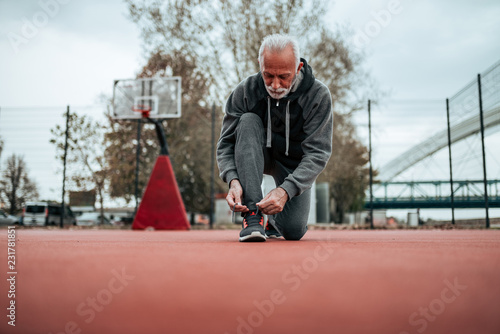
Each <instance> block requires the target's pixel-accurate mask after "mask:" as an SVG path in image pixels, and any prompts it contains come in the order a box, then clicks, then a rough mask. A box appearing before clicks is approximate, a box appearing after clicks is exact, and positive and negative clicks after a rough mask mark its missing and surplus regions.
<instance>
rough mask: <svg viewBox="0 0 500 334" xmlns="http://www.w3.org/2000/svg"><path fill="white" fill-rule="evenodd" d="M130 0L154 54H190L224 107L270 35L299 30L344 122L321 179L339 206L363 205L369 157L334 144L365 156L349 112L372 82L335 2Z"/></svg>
mask: <svg viewBox="0 0 500 334" xmlns="http://www.w3.org/2000/svg"><path fill="white" fill-rule="evenodd" d="M126 2H127V3H128V5H129V13H130V18H131V19H132V20H133V21H134V22H136V23H137V24H138V26H139V27H140V28H141V30H142V33H143V38H144V41H145V45H146V46H148V47H149V48H150V50H149V51H150V52H151V51H152V50H161V52H163V53H164V54H172V55H175V54H176V53H177V52H181V53H182V54H183V55H189V57H190V58H191V59H193V61H194V62H195V64H196V66H197V69H198V71H199V73H203V75H204V76H205V77H206V79H207V80H206V84H207V85H209V90H208V93H209V94H210V95H209V96H210V98H211V99H213V100H215V101H217V102H218V103H219V104H220V105H222V104H223V103H224V100H225V98H226V97H227V96H228V95H229V93H230V92H231V90H232V89H233V88H234V87H235V85H236V84H237V83H238V82H240V81H241V80H243V79H244V78H245V77H247V76H248V75H251V74H253V73H256V72H257V71H259V64H258V59H257V58H258V51H259V47H260V44H261V41H262V39H263V38H264V37H265V36H266V35H269V34H271V33H287V34H292V35H295V36H296V37H297V38H298V40H299V43H300V44H301V49H302V53H303V56H304V58H306V59H307V60H308V62H309V63H310V64H311V66H312V67H313V69H314V73H315V76H316V77H317V78H318V79H319V80H321V81H322V82H323V83H325V84H326V85H327V86H328V87H329V89H330V92H331V94H332V101H333V110H334V112H335V121H334V122H337V121H338V120H341V122H337V123H336V133H335V137H336V138H334V152H333V155H334V156H333V157H332V159H331V161H330V163H329V165H328V167H327V171H328V172H325V173H326V174H325V175H323V176H322V179H327V181H328V182H329V183H330V187H331V189H337V190H336V191H332V196H333V198H334V199H335V200H336V201H337V203H343V204H342V205H340V206H339V205H338V207H339V209H340V210H350V209H353V208H356V207H359V205H357V204H355V203H358V204H359V201H360V198H363V196H364V190H365V188H366V183H364V182H362V183H361V184H360V183H359V182H358V181H356V180H358V179H364V178H365V177H366V173H367V172H366V170H367V169H366V167H365V166H366V161H367V160H366V159H365V158H354V157H351V155H352V152H351V151H350V150H348V149H339V148H338V147H336V146H335V144H336V143H350V146H353V147H355V148H356V150H358V151H359V152H358V153H356V154H354V156H358V157H362V156H364V153H363V150H364V151H366V149H365V148H363V145H362V144H361V143H360V142H359V141H357V140H356V137H355V136H354V132H355V131H354V128H353V125H352V122H351V119H350V117H349V115H351V114H352V113H353V112H355V111H357V110H360V109H361V106H362V105H364V101H365V100H366V94H368V91H369V90H370V89H371V88H370V87H371V86H370V85H371V84H372V82H371V79H370V76H369V74H368V73H365V72H364V71H363V69H362V62H363V55H362V54H360V53H358V52H356V51H354V49H353V48H351V47H350V45H349V43H348V42H347V40H348V38H349V33H348V32H346V29H343V28H339V27H336V28H335V29H332V28H331V23H330V22H328V21H327V19H328V18H327V17H326V16H325V15H326V13H327V12H328V1H324V0H310V1H305V0H297V1H287V0H274V1H269V0H241V1H229V0H214V1H201V0H198V1H196V0H195V1H174V0H166V1H154V0H145V1H138V0H126ZM362 92H365V93H362ZM370 93H371V92H370ZM189 94H191V92H189ZM346 164H352V165H349V167H347V169H348V170H355V171H356V172H357V173H364V175H361V176H359V177H358V179H355V178H352V177H349V178H346V177H345V174H344V173H343V172H344V171H345V170H346V167H345V166H346ZM360 185H361V186H360ZM343 214H344V213H343V212H341V213H340V216H343ZM339 219H341V218H339Z"/></svg>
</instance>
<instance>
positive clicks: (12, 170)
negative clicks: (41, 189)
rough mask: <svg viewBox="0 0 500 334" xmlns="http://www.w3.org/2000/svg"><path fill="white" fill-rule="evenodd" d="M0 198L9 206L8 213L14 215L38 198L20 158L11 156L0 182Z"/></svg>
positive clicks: (33, 184)
mask: <svg viewBox="0 0 500 334" xmlns="http://www.w3.org/2000/svg"><path fill="white" fill-rule="evenodd" d="M0 197H1V198H2V201H4V200H5V201H6V202H7V203H8V205H9V209H8V211H9V213H10V214H16V213H17V212H19V211H20V210H21V208H22V206H23V205H24V204H25V203H26V202H27V201H30V200H35V199H37V198H38V190H37V186H36V184H35V182H33V181H32V180H31V179H30V177H29V176H28V168H27V167H26V163H25V161H24V158H23V157H22V156H18V155H15V154H13V155H11V156H10V157H9V158H8V159H7V166H6V168H5V170H4V171H3V173H2V179H1V181H0Z"/></svg>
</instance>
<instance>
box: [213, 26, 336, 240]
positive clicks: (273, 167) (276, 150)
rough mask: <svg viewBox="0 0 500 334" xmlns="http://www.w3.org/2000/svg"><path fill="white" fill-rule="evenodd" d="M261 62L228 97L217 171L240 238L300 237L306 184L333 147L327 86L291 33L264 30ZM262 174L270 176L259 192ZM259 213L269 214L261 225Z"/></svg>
mask: <svg viewBox="0 0 500 334" xmlns="http://www.w3.org/2000/svg"><path fill="white" fill-rule="evenodd" d="M259 65H260V72H259V73H257V74H255V75H252V76H250V77H248V78H247V79H245V80H243V81H242V82H241V83H240V84H239V85H238V86H237V87H236V88H235V89H234V91H233V92H232V93H231V95H230V96H229V99H228V100H227V103H226V107H225V115H224V119H223V123H222V131H221V136H220V139H219V141H218V144H217V162H218V166H219V170H220V177H221V178H222V180H224V181H225V182H227V183H228V184H229V191H228V195H227V197H226V200H227V203H228V205H229V207H230V208H231V210H233V211H234V212H241V213H242V215H243V216H244V219H243V228H242V230H241V232H240V238H239V241H265V240H266V238H269V237H275V238H279V237H281V236H283V237H284V238H285V239H287V240H300V239H301V238H302V237H303V236H304V234H305V233H306V231H307V218H308V216H309V207H310V202H311V195H310V191H311V186H312V184H313V183H314V181H315V180H316V178H317V177H318V175H319V174H320V173H321V171H322V170H323V169H324V168H325V166H326V163H327V162H328V159H329V158H330V155H331V151H332V129H333V113H332V101H331V96H330V91H329V90H328V88H327V87H326V86H325V85H324V84H323V83H321V82H320V81H318V80H317V79H315V77H314V76H313V73H312V69H311V67H310V66H309V65H308V64H307V62H306V61H305V59H303V58H300V51H299V46H298V44H297V41H296V40H295V39H294V38H293V37H291V36H287V35H279V34H275V35H270V36H267V37H265V38H264V40H263V42H262V44H261V46H260V50H259ZM263 174H269V175H271V176H272V177H273V178H274V181H275V183H276V188H275V189H273V190H272V191H270V192H269V193H268V194H266V195H265V197H263V195H262V190H261V183H262V179H263ZM263 214H266V215H274V217H273V219H270V220H269V222H268V224H267V226H266V227H264V219H263Z"/></svg>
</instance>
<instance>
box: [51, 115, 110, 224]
mask: <svg viewBox="0 0 500 334" xmlns="http://www.w3.org/2000/svg"><path fill="white" fill-rule="evenodd" d="M64 115H65V116H66V114H64ZM103 130H104V129H103V127H102V126H101V125H99V123H97V122H95V121H94V120H93V119H92V118H91V117H89V116H86V115H83V116H80V115H78V114H76V113H74V112H70V113H69V120H68V151H67V157H66V164H67V171H68V174H67V175H68V181H69V187H68V188H70V187H73V188H74V189H75V190H80V191H88V190H92V189H95V191H96V193H97V195H98V198H99V203H100V209H101V217H102V216H104V212H103V210H104V196H105V190H106V180H107V179H108V175H109V169H108V168H107V163H106V159H105V158H104V149H105V146H104V135H103ZM50 132H51V134H52V138H51V139H50V142H51V143H52V144H54V145H55V146H56V149H57V158H58V159H59V160H61V161H63V159H64V147H65V134H66V129H65V128H63V127H61V126H60V125H56V126H55V127H54V128H52V129H51V130H50ZM101 223H102V222H101Z"/></svg>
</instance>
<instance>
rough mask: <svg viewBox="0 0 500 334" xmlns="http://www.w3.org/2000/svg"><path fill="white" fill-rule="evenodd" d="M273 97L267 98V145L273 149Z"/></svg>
mask: <svg viewBox="0 0 500 334" xmlns="http://www.w3.org/2000/svg"><path fill="white" fill-rule="evenodd" d="M271 135H272V134H271V97H270V96H268V97H267V145H266V147H271Z"/></svg>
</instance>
